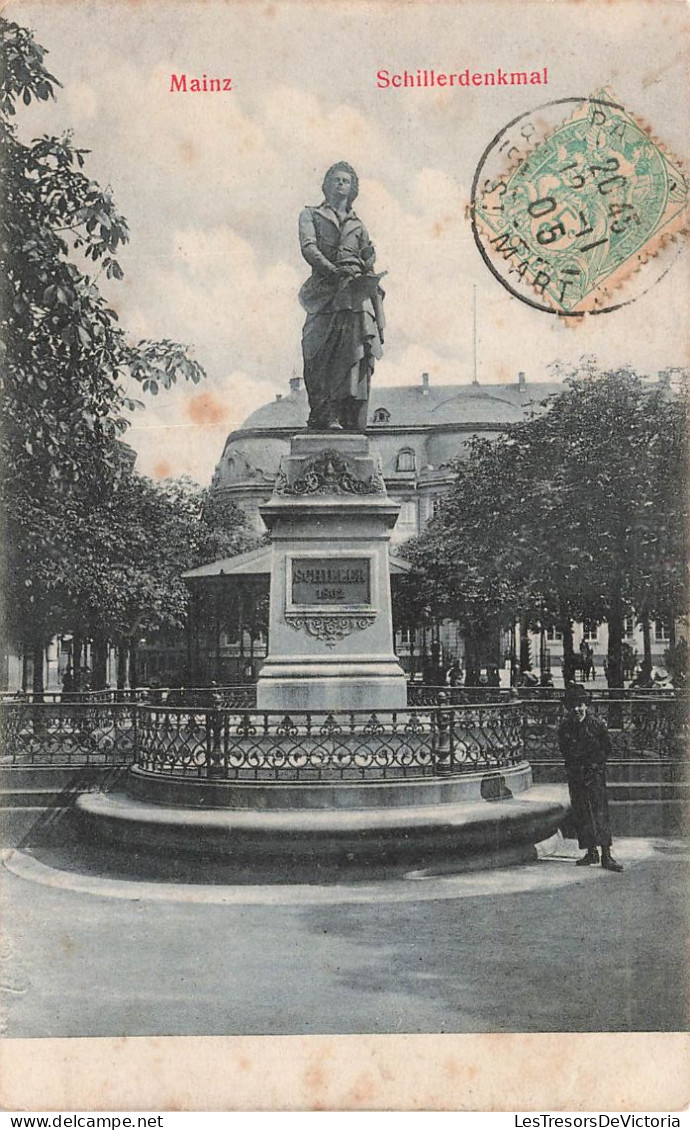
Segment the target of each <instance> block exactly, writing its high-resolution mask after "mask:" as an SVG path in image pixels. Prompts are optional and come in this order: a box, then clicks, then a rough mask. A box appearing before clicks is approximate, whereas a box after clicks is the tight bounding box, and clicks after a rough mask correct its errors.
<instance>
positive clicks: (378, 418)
mask: <svg viewBox="0 0 690 1130" xmlns="http://www.w3.org/2000/svg"><path fill="white" fill-rule="evenodd" d="M390 418H391V414H390V412H389V411H388V409H387V408H376V409H375V411H374V415H373V417H372V423H374V424H387V423H388V421H389V420H390Z"/></svg>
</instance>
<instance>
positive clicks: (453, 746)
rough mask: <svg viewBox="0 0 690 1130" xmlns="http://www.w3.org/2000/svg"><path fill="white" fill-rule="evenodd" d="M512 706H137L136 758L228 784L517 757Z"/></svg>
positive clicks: (426, 771) (506, 761)
mask: <svg viewBox="0 0 690 1130" xmlns="http://www.w3.org/2000/svg"><path fill="white" fill-rule="evenodd" d="M522 757H523V753H522V727H521V719H520V715H519V712H518V711H516V710H515V709H514V708H512V707H510V706H508V707H507V708H506V707H503V706H500V705H494V706H481V707H475V708H471V709H469V708H463V709H462V710H456V709H454V708H451V709H448V708H445V707H434V708H432V709H427V710H414V709H413V710H410V709H407V710H401V711H392V712H389V711H376V712H375V713H371V712H367V711H332V712H328V713H327V712H323V711H322V712H319V713H316V712H304V711H293V712H291V713H289V714H285V713H281V712H267V711H231V710H222V709H218V710H211V711H191V712H190V711H188V710H184V709H176V708H170V707H167V706H165V707H151V708H148V709H145V710H140V711H139V730H138V746H137V760H136V763H137V765H139V766H140V767H141V768H142V769H146V770H149V771H152V772H161V773H165V774H170V775H173V776H185V777H190V776H193V777H219V778H225V779H236V780H277V779H280V780H282V781H286V780H291V779H295V780H325V779H328V780H331V779H333V778H339V779H344V780H348V779H358V780H361V779H367V778H376V779H387V778H391V777H413V776H429V775H432V776H433V775H435V774H445V773H463V772H466V771H468V770H471V769H478V768H483V769H489V768H498V767H500V766H506V765H511V764H515V763H516V762H518V761H521V760H522Z"/></svg>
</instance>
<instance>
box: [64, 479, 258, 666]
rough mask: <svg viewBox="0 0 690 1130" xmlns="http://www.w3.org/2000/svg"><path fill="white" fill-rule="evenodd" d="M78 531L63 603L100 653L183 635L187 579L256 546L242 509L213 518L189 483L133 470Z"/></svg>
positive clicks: (77, 523)
mask: <svg viewBox="0 0 690 1130" xmlns="http://www.w3.org/2000/svg"><path fill="white" fill-rule="evenodd" d="M74 528H75V529H78V531H79V539H78V542H79V544H78V547H76V548H75V559H74V563H73V564H74V570H73V572H72V573H71V575H70V576H69V577H68V578H67V579H66V580H65V582H64V585H63V588H62V594H61V596H62V599H61V603H62V604H63V606H66V607H67V608H68V609H69V612H68V620H69V622H70V623H71V624H72V625H73V626H74V629H75V631H76V632H77V633H78V634H79V635H80V636H83V637H85V638H91V639H93V640H94V641H95V644H96V651H97V652H98V653H99V654H104V653H105V643H106V641H110V642H111V643H114V644H116V645H117V646H118V647H120V648H121V649H123V650H130V651H132V650H135V649H136V644H137V640H138V639H139V637H140V636H141V635H142V634H143V633H155V632H159V631H169V630H174V629H179V628H182V627H183V626H184V623H185V618H186V613H187V607H188V600H189V591H188V588H187V586H186V584H185V582H184V581H183V580H182V573H183V572H184V571H185V570H187V569H190V568H193V567H194V566H196V565H201V564H205V563H206V562H208V561H213V560H215V559H217V558H218V557H225V556H232V555H234V554H236V553H241V552H243V551H244V550H245V549H248V548H250V547H251V546H253V545H254V544H255V543H256V537H255V536H254V535H253V534H252V533H251V531H250V530H249V528H248V525H247V521H246V518H245V515H244V514H243V513H242V512H241V511H240V510H238V509H237V508H236V507H230V508H228V509H226V510H225V511H224V512H223V514H222V516H221V515H219V514H218V513H213V512H212V511H211V510H210V509H209V507H208V506H207V492H206V491H205V490H203V489H202V488H201V487H199V486H198V485H197V484H196V483H194V482H193V481H192V480H191V479H187V478H180V479H166V480H164V481H163V482H161V483H154V482H153V481H152V480H150V479H148V478H146V477H144V476H143V475H139V474H136V473H135V472H133V471H128V472H127V473H125V474H123V475H122V476H121V477H120V479H119V481H118V483H117V484H116V487H115V489H114V490H113V491H112V492H111V493H110V494H108V495H107V496H104V497H103V498H102V499H101V500H100V503H99V504H98V505H97V506H94V507H92V508H91V510H90V511H89V512H88V514H84V515H82V516H81V519H77V518H75V522H74ZM102 677H104V671H103V672H102Z"/></svg>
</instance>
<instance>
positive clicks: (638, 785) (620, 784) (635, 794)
mask: <svg viewBox="0 0 690 1130" xmlns="http://www.w3.org/2000/svg"><path fill="white" fill-rule="evenodd" d="M607 789H608V796H609V801H611V800H619V801H628V802H635V801H638V800H655V801H660V802H664V803H665V802H666V801H668V800H679V801H683V802H685V803H687V802H688V800H690V784H688V782H687V781H609V782H608V785H607Z"/></svg>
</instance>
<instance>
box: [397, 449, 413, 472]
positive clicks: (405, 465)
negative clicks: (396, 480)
mask: <svg viewBox="0 0 690 1130" xmlns="http://www.w3.org/2000/svg"><path fill="white" fill-rule="evenodd" d="M395 469H396V471H414V469H415V457H414V451H413V450H412V448H411V447H404V448H403V449H402V451H399V452H398V458H397V459H396V462H395Z"/></svg>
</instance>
